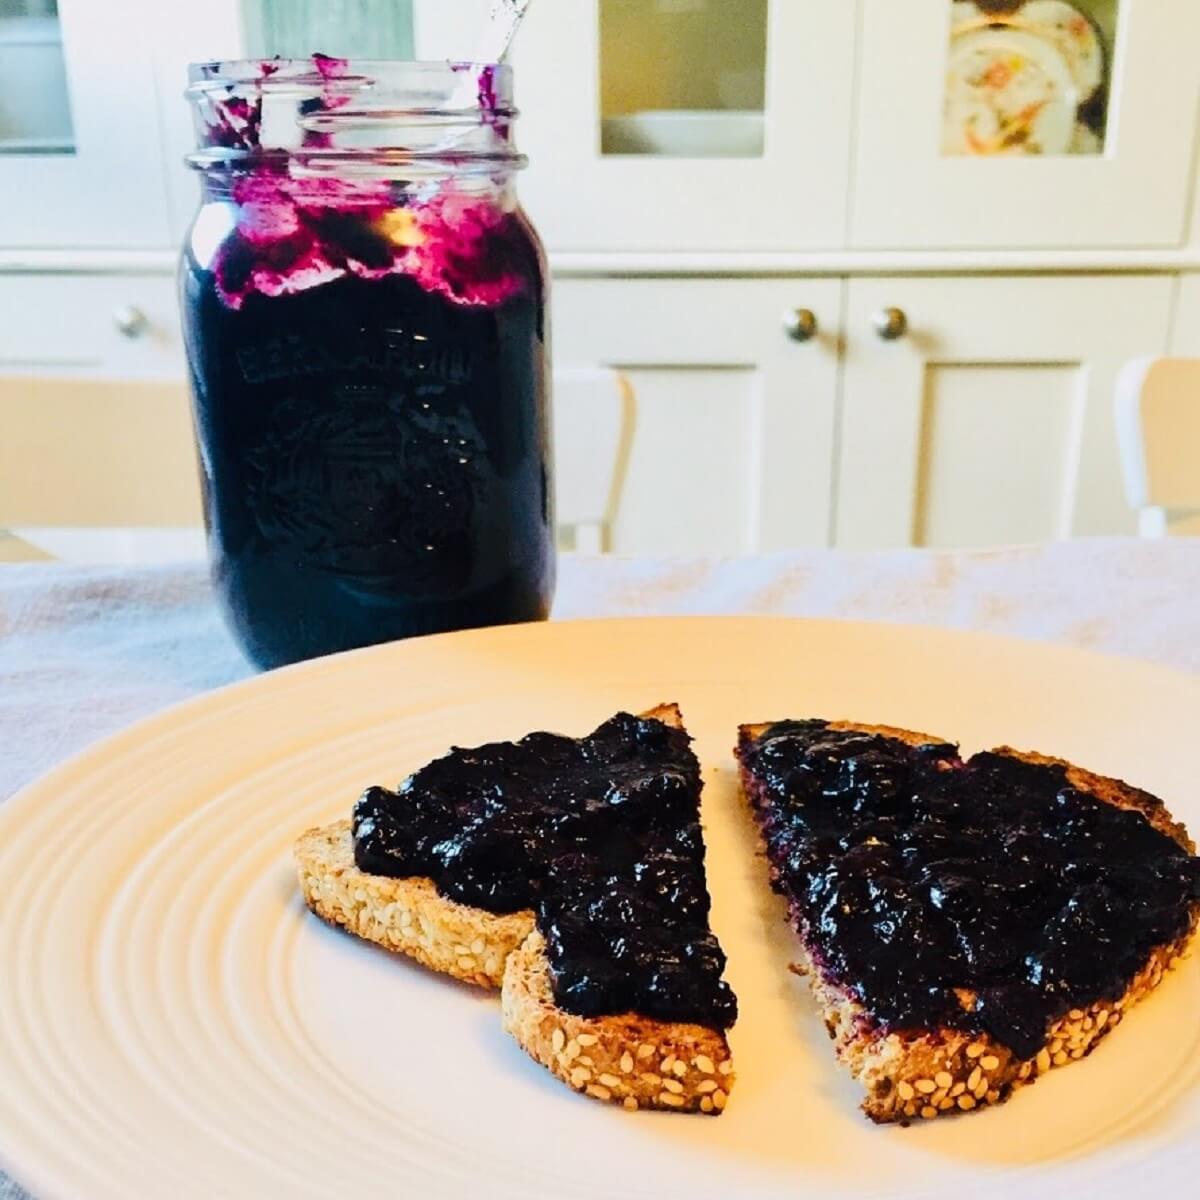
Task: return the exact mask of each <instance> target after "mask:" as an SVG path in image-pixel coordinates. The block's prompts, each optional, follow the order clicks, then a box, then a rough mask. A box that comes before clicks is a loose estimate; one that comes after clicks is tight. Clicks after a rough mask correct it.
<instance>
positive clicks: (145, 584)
mask: <svg viewBox="0 0 1200 1200" xmlns="http://www.w3.org/2000/svg"><path fill="white" fill-rule="evenodd" d="M559 575H560V579H559V589H558V595H557V599H556V602H555V606H554V617H555V619H567V618H572V617H590V616H634V615H665V614H678V613H705V614H707V613H776V614H790V615H795V616H812V617H845V618H853V619H862V620H884V621H901V622H912V623H920V624H929V625H941V626H947V627H954V628H959V629H988V630H993V631H996V632H1000V633H1008V634H1016V635H1020V636H1024V637H1030V638H1039V639H1045V640H1049V641H1057V642H1064V643H1068V644H1071V645H1075V646H1087V647H1093V648H1095V649H1099V650H1104V651H1109V652H1113V653H1118V654H1126V655H1133V656H1135V657H1139V658H1144V659H1150V660H1153V661H1156V662H1160V663H1167V664H1169V665H1172V666H1177V667H1183V668H1186V669H1188V670H1192V671H1200V539H1196V540H1175V541H1162V542H1138V541H1133V540H1127V539H1097V540H1091V541H1081V542H1070V543H1062V544H1056V545H1050V546H1042V547H1022V548H1016V549H1011V550H994V551H987V552H972V553H965V552H954V553H933V552H927V551H908V550H905V551H886V552H870V553H847V552H842V551H827V550H811V551H795V552H789V553H786V554H775V555H767V556H761V557H756V558H748V559H733V560H729V559H683V560H673V561H664V560H651V559H622V558H582V557H572V556H568V557H566V558H564V559H563V560H562V563H561V567H560V573H559ZM248 674H250V668H249V667H248V666H247V665H246V663H245V662H244V660H243V659H242V658H241V656H240V655H239V653H238V651H237V650H236V648H235V647H234V645H233V643H232V642H231V640H230V638H229V636H228V634H227V633H226V632H225V630H224V628H223V626H222V625H221V622H220V619H219V617H218V615H217V612H216V609H215V607H214V605H213V602H212V599H211V596H210V594H209V590H208V582H207V574H206V572H205V570H204V568H203V567H201V566H199V565H186V566H170V567H160V568H142V569H137V570H129V569H113V568H94V567H93V568H87V567H67V566H62V565H57V564H53V563H51V564H41V563H38V564H32V565H20V566H0V746H2V747H3V753H0V800H3V799H4V798H5V797H7V796H9V795H10V794H11V793H12V792H14V791H15V790H16V789H17V788H19V787H21V786H22V785H23V784H25V783H27V782H28V781H29V780H31V779H33V778H35V777H36V776H37V775H38V774H40V773H41V772H43V771H45V770H46V769H48V768H49V767H51V766H53V765H54V764H55V763H56V762H59V761H61V760H62V759H63V758H65V757H66V756H67V755H69V754H72V753H74V752H75V751H77V750H79V749H81V748H82V747H84V746H85V745H87V744H88V743H89V742H92V741H94V740H95V739H97V738H100V737H103V736H105V735H106V734H109V733H112V732H114V731H116V730H117V729H119V728H121V727H122V726H124V725H127V724H128V723H129V722H130V721H133V720H136V719H137V718H138V717H142V716H146V715H148V714H150V713H152V712H155V711H157V710H159V709H161V708H164V707H165V706H167V705H169V704H173V703H175V702H177V701H179V700H183V699H186V698H187V697H189V696H193V695H195V694H196V693H197V692H201V691H204V690H206V689H208V688H212V687H217V686H219V685H221V684H224V683H231V682H233V681H234V680H236V679H240V678H243V677H244V676H246V675H248ZM23 1196H24V1193H22V1192H21V1191H20V1190H19V1189H17V1188H16V1186H15V1185H14V1184H12V1183H10V1182H8V1181H6V1180H5V1179H4V1177H3V1176H2V1175H0V1200H17V1198H19V1197H23Z"/></svg>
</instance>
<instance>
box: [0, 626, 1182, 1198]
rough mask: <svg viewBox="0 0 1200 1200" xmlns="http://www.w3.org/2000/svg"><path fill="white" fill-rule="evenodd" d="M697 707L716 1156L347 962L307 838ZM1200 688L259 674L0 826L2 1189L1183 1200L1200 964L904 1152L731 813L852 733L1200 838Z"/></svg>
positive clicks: (728, 658)
mask: <svg viewBox="0 0 1200 1200" xmlns="http://www.w3.org/2000/svg"><path fill="white" fill-rule="evenodd" d="M663 700H678V701H679V702H680V703H681V704H682V706H683V710H684V713H685V715H686V717H687V721H688V724H689V727H690V728H691V729H692V731H693V732H694V734H695V735H696V739H697V749H698V752H699V754H700V756H701V759H702V761H703V762H704V764H705V768H706V779H707V790H706V794H705V821H706V826H707V830H708V838H709V857H710V884H711V888H712V891H713V893H714V897H715V905H714V912H713V922H714V925H715V927H716V929H717V931H718V932H719V933H720V936H721V938H722V940H723V942H724V944H725V946H726V948H727V949H728V952H729V957H730V967H729V976H730V979H731V981H732V983H733V985H734V987H735V989H736V990H737V992H738V995H739V997H740V1000H741V1010H742V1016H741V1020H740V1021H739V1023H738V1025H737V1026H736V1028H735V1029H734V1031H733V1035H732V1041H733V1047H734V1053H735V1055H736V1058H737V1066H738V1083H737V1087H736V1088H735V1089H734V1091H733V1094H732V1096H731V1099H730V1104H729V1108H728V1110H727V1111H726V1113H725V1115H724V1116H722V1117H721V1118H720V1119H718V1120H711V1119H705V1118H700V1117H690V1118H689V1117H680V1116H678V1115H674V1114H657V1113H639V1114H636V1115H631V1114H628V1113H625V1112H623V1111H622V1110H620V1109H617V1108H612V1107H608V1106H605V1105H601V1104H597V1103H595V1102H593V1101H589V1100H586V1099H583V1098H581V1097H579V1096H576V1095H575V1094H573V1093H572V1092H570V1091H569V1090H568V1089H567V1088H565V1087H564V1086H563V1085H562V1084H560V1083H558V1082H557V1081H556V1080H554V1079H552V1078H551V1077H550V1076H549V1075H548V1074H547V1073H546V1072H544V1071H543V1070H542V1069H541V1068H539V1067H536V1066H535V1065H534V1064H533V1063H531V1062H530V1061H528V1060H527V1059H526V1058H525V1057H524V1056H523V1055H522V1053H521V1051H520V1050H518V1048H517V1047H516V1045H515V1044H514V1043H513V1042H511V1041H510V1040H509V1039H508V1037H507V1036H506V1035H505V1034H504V1033H503V1032H502V1031H501V1029H500V1024H499V1013H498V1010H497V1005H496V1002H495V1000H494V999H493V998H491V997H489V996H486V995H484V994H482V993H479V992H476V991H475V990H469V989H466V988H464V987H460V986H457V985H455V984H452V983H449V982H447V981H446V980H443V979H440V978H436V977H434V976H432V975H429V974H427V973H425V972H423V971H422V970H421V969H420V968H418V967H415V966H413V965H411V964H410V963H408V962H406V961H405V960H403V959H399V958H393V957H391V956H389V955H387V954H386V953H384V952H382V951H378V950H376V949H374V948H373V947H370V946H368V945H365V944H362V943H359V942H356V941H355V940H354V939H352V938H350V937H348V936H345V935H343V934H340V933H338V932H336V931H333V930H331V929H328V928H326V927H325V926H323V925H322V924H320V923H319V922H318V921H316V920H315V919H313V918H311V917H309V916H308V915H307V914H306V912H305V911H304V910H303V908H302V906H301V905H300V903H299V901H298V899H297V895H296V890H295V886H294V881H293V877H292V869H291V863H290V854H289V851H290V845H291V842H292V839H293V837H294V836H295V835H296V834H297V833H298V832H299V831H300V830H302V829H304V828H305V827H307V826H309V825H312V824H314V823H317V822H322V821H326V820H329V819H331V818H335V817H338V816H340V815H344V814H345V813H347V812H348V810H349V807H350V805H351V803H352V802H353V800H354V799H355V797H356V796H357V794H358V792H359V791H360V789H361V788H362V787H363V786H364V785H365V784H368V783H372V782H389V783H394V782H395V781H397V780H399V778H400V777H401V776H402V775H404V774H405V773H406V772H408V771H409V770H411V769H413V768H415V767H417V766H418V765H420V764H421V763H423V762H424V761H426V760H427V759H429V758H430V757H431V756H433V755H436V754H438V753H440V752H442V751H444V750H445V749H446V748H447V746H448V745H449V744H450V743H452V742H458V743H465V744H469V743H472V742H475V741H482V740H486V739H489V738H507V737H512V736H516V735H519V734H522V733H524V732H526V731H528V730H531V729H534V728H540V727H547V726H549V727H552V728H556V729H562V730H565V731H569V732H583V731H585V730H586V729H588V728H590V727H591V726H592V725H593V724H594V723H596V722H598V721H600V720H602V719H603V718H605V717H607V716H608V715H609V714H610V713H611V712H613V711H614V710H615V709H617V708H622V707H623V708H628V709H634V710H636V709H641V708H645V707H647V706H649V705H651V704H654V703H655V702H657V701H663ZM1198 712H1200V679H1197V678H1194V677H1190V676H1184V675H1180V674H1175V673H1173V672H1170V671H1167V670H1164V669H1161V668H1153V667H1149V666H1145V665H1140V664H1137V663H1133V662H1130V661H1123V660H1118V659H1106V658H1100V657H1094V656H1089V655H1086V654H1083V653H1077V652H1071V651H1066V650H1061V649H1054V648H1048V647H1045V646H1038V645H1034V644H1029V643H1023V642H1016V641H1009V640H1002V639H996V638H989V637H982V636H973V635H968V634H952V633H942V632H937V631H933V630H917V629H902V628H894V627H888V626H882V625H865V624H864V625H858V624H838V623H817V622H802V621H787V620H769V619H762V620H753V619H750V620H741V619H724V620H722V619H695V620H678V621H675V620H673V621H628V622H616V621H614V622H594V623H580V624H560V625H555V624H551V625H542V626H527V627H518V628H509V629H497V630H488V631H480V632H475V633H467V634H460V635H454V636H450V637H442V638H431V639H426V640H421V641H415V642H410V643H407V644H397V645H392V646H386V647H380V648H378V649H375V650H369V651H364V652H360V653H357V654H352V655H346V656H343V657H340V658H334V659H326V660H323V661H319V662H316V663H312V664H308V665H306V666H302V667H298V668H293V669H291V670H287V671H280V672H277V673H274V674H271V675H265V676H262V677H260V678H257V679H255V680H252V681H250V682H248V683H245V684H241V685H238V686H236V687H233V688H230V689H227V690H225V691H221V692H217V693H214V694H212V695H209V696H206V697H203V698H201V699H199V700H196V701H194V702H191V703H189V704H186V705H184V706H182V707H180V708H178V709H175V710H174V711H172V712H169V713H166V714H164V715H163V716H161V717H158V718H155V719H153V720H150V721H148V722H145V723H143V724H141V725H139V726H137V727H136V728H134V729H132V730H130V731H129V732H127V733H125V734H123V735H121V736H119V737H117V738H114V739H113V740H111V741H109V742H106V743H105V744H103V745H100V746H97V747H96V748H95V749H93V750H92V751H90V752H89V753H87V754H85V755H84V756H83V757H81V758H78V759H76V760H75V761H74V762H72V763H70V764H68V765H67V766H65V767H63V768H62V769H60V770H58V771H56V772H55V773H54V774H53V775H51V776H49V777H47V778H46V779H44V780H42V781H41V782H39V783H38V784H36V785H35V786H33V787H32V788H30V789H28V790H27V791H26V792H25V793H23V794H22V795H21V796H20V797H18V798H15V799H14V800H13V801H11V802H10V803H9V804H8V805H6V806H5V808H4V809H3V810H2V811H0V879H2V880H3V889H4V890H3V900H2V901H0V1159H2V1160H3V1162H4V1163H5V1164H6V1165H7V1166H8V1168H9V1169H10V1170H12V1171H13V1172H14V1173H15V1174H16V1176H17V1177H18V1178H19V1179H20V1180H22V1181H23V1182H26V1183H27V1185H28V1186H30V1187H31V1188H32V1189H33V1190H34V1191H35V1193H37V1194H38V1195H39V1196H40V1197H45V1198H49V1197H52V1196H60V1195H61V1196H68V1195H70V1196H87V1197H121V1198H122V1200H128V1198H129V1197H143V1196H145V1197H155V1198H159V1197H170V1198H171V1200H184V1198H189V1197H204V1198H206V1200H207V1198H210V1197H217V1196H220V1197H329V1196H339V1195H353V1196H356V1197H361V1198H366V1197H376V1196H378V1197H383V1196H389V1197H396V1196H406V1197H412V1198H413V1200H466V1198H467V1197H472V1198H474V1197H480V1196H486V1197H488V1198H489V1200H491V1198H498V1197H510V1196H541V1195H547V1196H551V1195H552V1196H555V1197H563V1198H570V1197H597V1198H598V1197H606V1198H607V1197H613V1196H629V1197H655V1198H657V1200H662V1198H663V1197H675V1196H679V1197H685V1196H686V1197H689V1198H691V1200H703V1198H706V1197H721V1198H722V1200H730V1198H732V1197H736V1198H737V1200H755V1198H758V1197H767V1196H770V1197H775V1196H779V1197H783V1196H787V1197H796V1196H819V1197H823V1198H826V1197H843V1196H845V1197H868V1196H881V1195H887V1196H921V1197H955V1198H961V1197H963V1196H968V1195H969V1196H981V1195H988V1196H990V1195H996V1196H1006V1197H1012V1196H1016V1195H1019V1196H1021V1197H1022V1200H1039V1198H1042V1197H1045V1198H1047V1200H1048V1198H1050V1197H1053V1198H1055V1200H1061V1197H1063V1196H1081V1195H1088V1196H1092V1197H1099V1196H1112V1197H1118V1196H1119V1197H1127V1196H1129V1195H1131V1194H1142V1195H1167V1194H1172V1193H1173V1192H1180V1193H1182V1192H1184V1191H1186V1190H1187V1189H1188V1188H1189V1187H1190V1186H1191V1184H1193V1183H1194V1176H1195V1173H1196V1171H1197V1169H1198V1168H1200V1053H1198V1051H1200V1028H1198V1025H1200V1022H1198V1021H1197V1018H1196V1013H1197V1012H1198V1011H1200V964H1198V963H1197V962H1196V960H1195V959H1191V960H1188V961H1186V962H1185V963H1184V964H1183V966H1182V967H1181V969H1180V970H1179V971H1178V972H1177V973H1176V974H1175V976H1174V977H1172V978H1171V979H1169V980H1168V981H1167V983H1166V984H1165V985H1164V986H1163V987H1162V988H1161V989H1160V991H1159V992H1158V993H1157V994H1156V995H1155V996H1153V997H1151V998H1150V1000H1148V1001H1147V1002H1146V1003H1145V1004H1144V1005H1143V1006H1141V1007H1139V1008H1138V1009H1137V1010H1135V1012H1134V1013H1133V1015H1132V1016H1131V1017H1130V1019H1129V1020H1128V1021H1127V1022H1126V1023H1125V1024H1124V1025H1123V1026H1122V1028H1121V1030H1120V1031H1119V1032H1118V1033H1117V1034H1116V1035H1115V1036H1114V1037H1113V1038H1112V1039H1110V1040H1109V1041H1108V1042H1106V1043H1105V1044H1104V1045H1103V1046H1102V1047H1101V1048H1100V1049H1099V1051H1098V1052H1097V1053H1096V1054H1095V1055H1093V1056H1091V1057H1090V1058H1088V1059H1087V1060H1086V1061H1084V1062H1082V1063H1080V1064H1077V1065H1073V1066H1071V1067H1070V1068H1069V1069H1067V1070H1063V1071H1056V1072H1053V1073H1052V1074H1051V1075H1050V1076H1048V1077H1047V1078H1046V1079H1044V1080H1042V1081H1041V1082H1039V1083H1038V1084H1037V1086H1036V1087H1033V1088H1030V1089H1027V1090H1026V1091H1024V1092H1022V1093H1021V1094H1020V1095H1018V1096H1017V1097H1016V1098H1015V1099H1014V1100H1013V1102H1012V1103H1010V1104H1008V1105H1005V1106H1003V1107H1001V1108H998V1109H996V1110H994V1111H988V1112H984V1113H981V1114H977V1115H973V1116H971V1117H966V1118H962V1119H957V1120H945V1121H936V1122H930V1123H928V1124H924V1123H918V1125H916V1126H914V1127H912V1128H909V1129H901V1128H899V1127H895V1126H893V1127H887V1128H876V1127H874V1126H872V1125H871V1124H869V1123H868V1122H867V1121H866V1120H865V1119H864V1118H863V1117H862V1116H861V1115H860V1113H859V1112H858V1109H857V1102H858V1095H857V1091H856V1088H855V1086H854V1085H853V1084H852V1083H851V1081H850V1080H849V1079H848V1078H847V1077H846V1076H845V1075H844V1073H843V1072H842V1071H841V1070H840V1069H839V1068H838V1067H837V1066H836V1065H835V1063H834V1060H833V1057H832V1054H831V1052H830V1049H829V1043H828V1040H827V1038H826V1037H825V1033H824V1030H823V1029H822V1027H821V1023H820V1021H819V1020H818V1019H817V1017H816V1015H815V1013H814V1010H813V1008H812V1006H811V1003H810V1001H809V1000H808V998H807V995H806V993H805V990H804V987H803V985H802V983H801V982H800V981H798V980H796V979H794V978H793V977H792V976H791V975H789V973H788V972H787V971H786V969H785V964H786V963H787V961H788V957H789V953H790V951H791V938H790V934H789V933H788V931H787V930H786V928H785V926H784V924H783V920H782V914H781V911H780V908H779V906H778V904H777V903H776V901H775V899H774V897H772V896H771V895H770V893H769V891H768V889H767V887H766V885H765V882H764V876H763V869H762V865H761V863H760V862H759V861H758V860H756V858H755V857H754V854H753V849H754V837H753V834H752V831H751V829H750V828H749V825H748V823H747V821H746V819H745V816H744V814H743V812H742V810H741V807H740V805H739V802H738V799H737V796H736V790H735V787H734V785H733V773H732V759H731V755H730V746H731V744H732V742H733V739H734V727H735V725H736V724H737V723H738V722H739V721H751V720H766V719H772V718H777V717H785V716H807V715H814V716H816V715H825V716H831V717H841V716H853V717H856V718H859V719H863V720H870V721H881V722H888V723H891V724H896V725H904V726H911V727H914V728H918V729H926V730H930V731H933V732H937V733H942V734H944V735H947V736H952V737H953V736H957V737H960V738H961V739H962V741H963V744H964V748H965V749H967V750H972V749H976V748H979V747H981V746H985V745H994V744H997V743H1001V742H1009V743H1012V744H1014V745H1017V746H1024V747H1035V748H1040V749H1044V750H1049V751H1055V752H1058V753H1061V754H1064V755H1066V756H1068V757H1071V758H1075V759H1078V760H1079V761H1081V762H1083V763H1086V764H1087V765H1089V766H1092V767H1094V768H1096V769H1098V770H1101V771H1105V772H1110V773H1115V774H1118V775H1123V776H1126V777H1128V778H1129V779H1131V780H1133V781H1135V782H1137V783H1140V784H1142V785H1144V786H1146V787H1149V788H1151V789H1152V790H1155V791H1157V792H1159V793H1160V794H1162V795H1163V796H1165V797H1167V798H1168V799H1169V801H1170V804H1171V807H1172V808H1173V809H1174V811H1175V812H1176V814H1177V815H1178V816H1180V817H1181V818H1183V819H1185V820H1189V821H1191V823H1192V824H1193V827H1200V802H1198V797H1197V787H1196V772H1195V743H1196V714H1197V713H1198Z"/></svg>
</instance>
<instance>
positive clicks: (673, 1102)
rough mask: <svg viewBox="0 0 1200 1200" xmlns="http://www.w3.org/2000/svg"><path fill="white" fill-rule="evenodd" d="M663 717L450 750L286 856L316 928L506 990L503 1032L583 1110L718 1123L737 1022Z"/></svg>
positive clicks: (690, 798)
mask: <svg viewBox="0 0 1200 1200" xmlns="http://www.w3.org/2000/svg"><path fill="white" fill-rule="evenodd" d="M690 740H691V739H690V738H689V737H688V734H687V732H686V730H685V729H684V726H683V719H682V717H681V715H680V712H679V709H678V708H677V707H676V706H675V705H664V706H660V707H659V708H657V709H654V710H652V711H650V712H647V713H643V714H642V715H641V716H631V715H629V714H628V713H619V714H617V715H616V716H615V717H613V718H612V719H611V720H609V721H606V722H605V723H604V724H603V725H601V726H600V727H599V728H598V729H597V730H596V731H595V732H593V733H592V734H590V735H588V736H587V737H585V738H579V739H574V738H567V737H561V736H558V735H555V734H548V733H535V734H531V735H529V736H528V737H526V738H523V739H522V740H521V741H519V742H506V743H497V744H493V745H489V746H482V747H478V748H476V749H472V750H461V749H454V750H452V751H451V752H450V753H449V754H447V755H446V756H445V757H443V758H440V759H437V760H436V761H434V762H432V763H430V764H429V766H427V767H425V768H423V769H422V770H420V771H418V772H416V774H414V775H413V776H411V777H410V778H409V779H407V780H406V781H405V782H404V783H403V784H402V785H401V787H400V789H399V790H398V791H396V792H392V791H389V790H387V789H385V788H369V789H368V790H367V791H366V792H365V793H364V794H363V796H362V798H361V800H360V801H359V802H358V805H357V806H356V808H355V811H354V818H353V821H352V822H351V821H341V822H338V823H337V824H334V825H331V826H327V827H325V828H322V829H314V830H310V831H309V832H308V833H306V834H304V836H303V837H301V838H300V840H299V841H298V842H297V844H296V861H297V866H298V870H299V876H300V885H301V889H302V891H303V893H304V898H305V901H306V903H307V904H308V906H309V907H310V908H311V909H312V910H313V912H315V913H316V914H317V915H318V916H320V917H323V918H324V919H325V920H327V921H330V922H331V923H333V924H336V925H340V926H343V927H345V928H346V929H348V930H350V931H351V932H352V933H355V934H357V935H358V936H360V937H363V938H366V939H368V940H370V941H373V942H377V943H378V944H379V945H382V946H385V947H387V948H388V949H390V950H395V951H398V952H400V953H403V954H407V955H409V956H410V957H412V958H415V959H416V960H417V961H419V962H421V963H423V964H424V965H425V966H427V967H431V968H433V969H434V970H437V971H443V972H445V973H446V974H448V975H453V976H454V977H456V978H458V979H463V980H466V981H468V982H471V983H475V984H479V985H481V986H483V987H492V988H495V987H501V988H502V1011H503V1019H504V1025H505V1028H506V1029H507V1030H508V1031H509V1032H510V1033H512V1034H513V1036H514V1037H515V1038H516V1039H517V1041H518V1042H519V1043H520V1044H521V1046H522V1047H523V1048H524V1049H525V1050H526V1051H527V1052H528V1053H529V1054H530V1056H531V1057H533V1058H534V1059H535V1060H536V1061H538V1062H540V1063H542V1064H543V1065H544V1066H546V1067H547V1068H549V1070H551V1071H552V1072H554V1074H556V1075H558V1076H559V1077H560V1078H562V1079H564V1080H565V1081H566V1082H568V1083H569V1084H570V1085H571V1086H572V1087H574V1088H575V1089H576V1090H578V1091H581V1092H584V1093H586V1094H587V1095H589V1096H592V1097H594V1098H595V1099H598V1100H604V1101H610V1102H613V1103H619V1104H622V1105H623V1106H624V1107H625V1108H627V1109H637V1108H639V1107H650V1108H661V1109H669V1110H675V1111H696V1112H704V1113H712V1114H715V1113H719V1112H720V1111H721V1110H722V1109H723V1108H724V1107H725V1101H726V1098H727V1095H728V1092H729V1089H730V1086H731V1084H732V1082H733V1074H732V1060H731V1058H730V1053H729V1044H728V1042H727V1040H726V1037H725V1034H726V1031H727V1029H728V1028H729V1026H731V1025H732V1024H733V1021H734V1019H735V1016H736V1002H735V1000H734V997H733V993H732V991H731V990H730V989H729V986H728V984H726V983H725V982H724V981H723V979H722V977H721V976H722V972H723V970H724V967H725V956H724V954H723V953H722V951H721V948H720V946H719V944H718V943H717V940H716V938H715V936H714V935H713V933H712V931H711V929H710V928H709V924H708V910H709V896H708V891H707V887H706V882H705V874H704V842H703V838H702V835H701V830H700V791H701V779H700V767H699V763H698V762H697V761H696V757H695V755H694V754H693V753H692V751H691V749H690V746H689V742H690Z"/></svg>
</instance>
